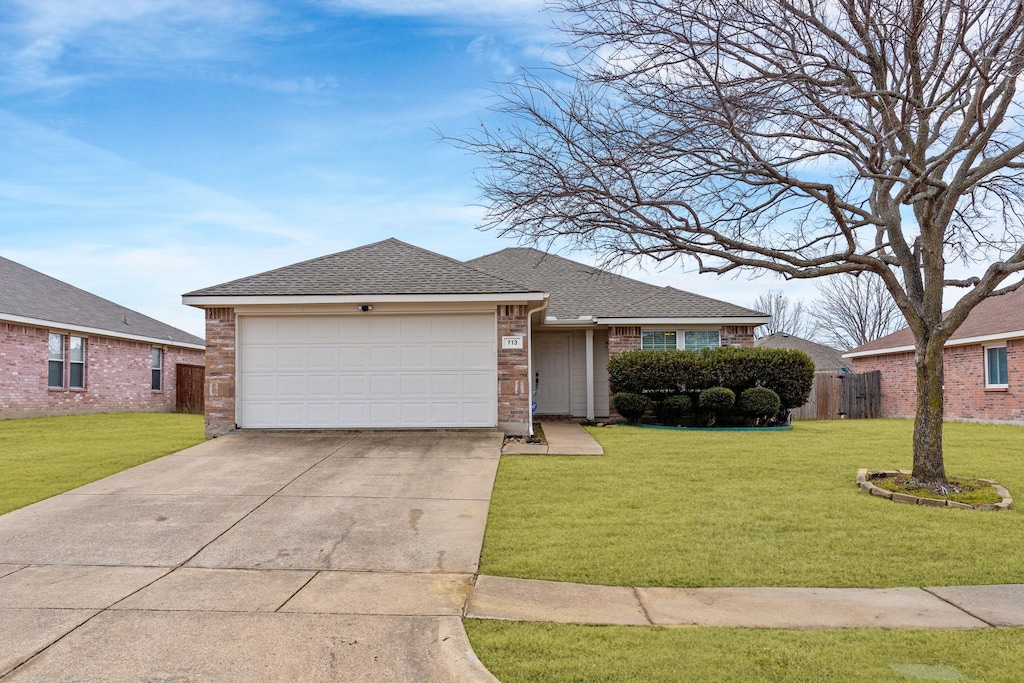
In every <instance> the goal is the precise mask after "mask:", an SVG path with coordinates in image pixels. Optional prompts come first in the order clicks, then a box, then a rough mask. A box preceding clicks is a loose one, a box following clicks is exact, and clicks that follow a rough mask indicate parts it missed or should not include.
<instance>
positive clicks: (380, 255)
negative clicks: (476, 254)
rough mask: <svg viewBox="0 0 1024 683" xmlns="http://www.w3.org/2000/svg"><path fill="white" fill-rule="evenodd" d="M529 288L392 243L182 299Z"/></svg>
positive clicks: (341, 253) (520, 290)
mask: <svg viewBox="0 0 1024 683" xmlns="http://www.w3.org/2000/svg"><path fill="white" fill-rule="evenodd" d="M536 291H537V290H535V289H531V288H530V287H529V286H528V285H523V284H520V283H518V282H515V281H513V280H511V279H506V278H504V277H500V276H497V275H494V274H492V273H488V272H484V271H483V270H481V269H479V268H476V267H474V266H472V265H469V264H466V263H463V262H461V261H456V260H455V259H453V258H449V257H447V256H442V255H441V254H436V253H434V252H432V251H427V250H426V249H421V248H420V247H417V246H413V245H411V244H406V243H405V242H401V241H399V240H396V239H394V238H391V239H386V240H382V241H380V242H374V243H373V244H367V245H364V246H361V247H356V248H355V249H349V250H347V251H339V252H338V253H336V254H328V255H327V256H320V257H319V258H314V259H310V260H308V261H302V262H301V263H295V264H292V265H290V266H284V267H283V268H276V269H274V270H268V271H266V272H264V273H258V274H256V275H250V276H248V277H243V278H240V279H238V280H232V281H231V282H225V283H223V284H219V285H214V286H212V287H206V288H204V289H197V290H196V291H194V292H189V293H188V294H185V295H184V296H186V297H207V296H232V297H234V296H317V295H319V296H345V295H365V296H371V295H389V294H517V293H526V292H536Z"/></svg>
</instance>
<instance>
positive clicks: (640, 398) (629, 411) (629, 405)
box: [612, 392, 651, 422]
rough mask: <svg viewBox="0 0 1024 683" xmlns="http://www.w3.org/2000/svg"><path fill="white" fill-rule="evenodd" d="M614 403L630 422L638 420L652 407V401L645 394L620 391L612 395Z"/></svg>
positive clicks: (616, 408)
mask: <svg viewBox="0 0 1024 683" xmlns="http://www.w3.org/2000/svg"><path fill="white" fill-rule="evenodd" d="M612 405H613V406H615V410H616V412H618V414H619V415H621V416H622V417H624V418H626V420H627V421H628V422H636V421H637V420H639V419H640V418H641V417H643V415H644V413H646V412H647V409H648V408H650V407H651V401H650V399H649V398H647V397H646V396H644V395H643V394H627V393H626V392H620V393H618V394H615V395H614V396H612Z"/></svg>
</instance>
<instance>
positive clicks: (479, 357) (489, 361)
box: [462, 344, 494, 370]
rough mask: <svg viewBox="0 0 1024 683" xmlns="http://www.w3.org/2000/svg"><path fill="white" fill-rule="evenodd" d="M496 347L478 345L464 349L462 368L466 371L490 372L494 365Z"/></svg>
mask: <svg viewBox="0 0 1024 683" xmlns="http://www.w3.org/2000/svg"><path fill="white" fill-rule="evenodd" d="M493 349H494V347H493V346H486V345H483V344H477V345H473V346H468V345H467V346H464V347H462V368H463V369H465V370H488V369H490V368H491V367H493V364H494V350H493Z"/></svg>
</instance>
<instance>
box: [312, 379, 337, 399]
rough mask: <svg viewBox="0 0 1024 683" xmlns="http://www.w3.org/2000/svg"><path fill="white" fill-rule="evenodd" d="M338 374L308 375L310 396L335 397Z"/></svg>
mask: <svg viewBox="0 0 1024 683" xmlns="http://www.w3.org/2000/svg"><path fill="white" fill-rule="evenodd" d="M340 379H341V378H340V377H339V376H338V375H333V374H331V375H310V376H309V380H308V387H309V397H310V398H332V399H333V398H337V397H338V381H339V380H340Z"/></svg>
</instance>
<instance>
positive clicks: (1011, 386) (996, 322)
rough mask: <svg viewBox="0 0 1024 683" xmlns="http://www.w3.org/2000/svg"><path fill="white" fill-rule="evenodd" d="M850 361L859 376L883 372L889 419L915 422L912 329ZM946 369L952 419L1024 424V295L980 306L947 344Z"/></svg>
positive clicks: (862, 351) (884, 405)
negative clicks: (860, 373) (859, 373)
mask: <svg viewBox="0 0 1024 683" xmlns="http://www.w3.org/2000/svg"><path fill="white" fill-rule="evenodd" d="M845 357H846V358H848V359H849V360H850V362H851V363H852V369H853V371H854V372H869V371H872V370H878V371H879V372H881V375H882V387H881V389H882V405H881V410H882V416H883V417H913V416H914V413H915V411H916V408H917V392H916V376H917V374H916V373H917V371H916V368H915V365H914V349H913V337H912V335H911V334H910V331H909V330H908V329H903V330H900V331H898V332H895V333H893V334H891V335H889V336H887V337H883V338H882V339H878V340H876V341H874V342H872V343H870V344H865V345H864V346H860V347H858V348H856V349H853V350H852V351H850V352H849V353H847V354H845ZM943 363H944V368H943V378H944V386H945V406H944V408H945V411H944V412H945V416H946V418H947V419H950V420H966V421H978V422H1009V423H1015V424H1024V290H1018V291H1017V292H1013V293H1011V294H1005V295H1003V296H999V297H992V298H990V299H986V300H985V301H983V302H982V303H981V304H979V305H978V306H977V307H976V308H975V309H974V310H973V311H972V312H971V314H970V315H969V316H968V317H967V320H965V321H964V323H963V325H961V326H960V328H959V329H958V330H957V331H956V332H955V333H954V334H953V336H952V338H951V339H950V340H949V341H948V342H947V343H946V348H945V351H944V352H943Z"/></svg>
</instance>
